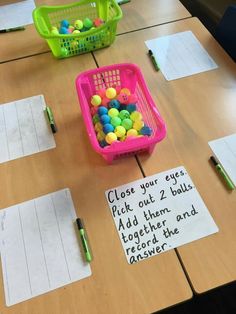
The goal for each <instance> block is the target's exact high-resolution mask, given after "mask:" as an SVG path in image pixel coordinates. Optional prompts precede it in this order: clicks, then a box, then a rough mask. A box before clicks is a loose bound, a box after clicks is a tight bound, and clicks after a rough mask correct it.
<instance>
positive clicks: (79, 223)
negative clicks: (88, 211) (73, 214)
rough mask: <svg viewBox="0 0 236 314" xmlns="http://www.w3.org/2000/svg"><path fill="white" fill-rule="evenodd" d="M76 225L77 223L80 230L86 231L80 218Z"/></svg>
mask: <svg viewBox="0 0 236 314" xmlns="http://www.w3.org/2000/svg"><path fill="white" fill-rule="evenodd" d="M76 223H77V226H78V228H79V229H84V227H83V224H82V221H81V219H80V218H77V219H76Z"/></svg>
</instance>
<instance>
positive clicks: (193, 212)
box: [106, 167, 218, 264]
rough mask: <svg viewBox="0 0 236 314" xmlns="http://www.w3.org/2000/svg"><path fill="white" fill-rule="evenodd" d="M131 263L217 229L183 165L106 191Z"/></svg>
mask: <svg viewBox="0 0 236 314" xmlns="http://www.w3.org/2000/svg"><path fill="white" fill-rule="evenodd" d="M106 198H107V201H108V204H109V207H110V210H111V213H112V217H113V219H114V222H115V225H116V228H117V231H118V234H119V237H120V241H121V243H122V246H123V249H124V252H125V255H126V258H127V261H128V263H129V264H133V263H136V262H138V261H140V260H143V259H146V258H148V257H151V256H154V255H157V254H159V253H162V252H165V251H168V250H170V249H173V248H176V247H178V246H181V245H183V244H186V243H189V242H191V241H194V240H197V239H200V238H202V237H205V236H208V235H210V234H212V233H215V232H218V227H217V226H216V224H215V222H214V220H213V219H212V217H211V215H210V213H209V212H208V210H207V208H206V206H205V204H204V202H203V200H202V198H201V197H200V195H199V193H198V191H197V189H196V187H195V186H194V184H193V182H192V180H191V178H190V176H189V175H188V173H187V171H186V169H185V168H184V167H178V168H175V169H171V170H168V171H165V172H161V173H159V174H155V175H153V176H150V177H146V178H144V179H141V180H137V181H134V182H131V183H128V184H125V185H122V186H119V187H116V188H113V189H110V190H108V191H106Z"/></svg>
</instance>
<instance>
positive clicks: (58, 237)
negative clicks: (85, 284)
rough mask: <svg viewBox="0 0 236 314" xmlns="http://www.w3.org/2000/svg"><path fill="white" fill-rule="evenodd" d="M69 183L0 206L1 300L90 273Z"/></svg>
mask: <svg viewBox="0 0 236 314" xmlns="http://www.w3.org/2000/svg"><path fill="white" fill-rule="evenodd" d="M75 219H76V213H75V209H74V205H73V201H72V198H71V194H70V191H69V189H63V190H60V191H57V192H54V193H51V194H47V195H44V196H41V197H39V198H35V199H33V200H30V201H26V202H24V203H20V204H17V205H14V206H11V207H8V208H5V209H3V210H1V211H0V249H1V260H2V269H3V280H4V291H5V298H6V304H7V306H10V305H13V304H16V303H19V302H22V301H24V300H27V299H30V298H32V297H35V296H37V295H40V294H43V293H45V292H48V291H51V290H53V289H56V288H59V287H62V286H64V285H67V284H69V283H71V282H74V281H77V280H80V279H82V278H85V277H87V276H90V275H91V269H90V266H89V264H88V263H87V262H85V261H84V260H83V256H82V255H81V251H80V245H79V241H78V236H77V232H76V231H77V230H76V228H75V224H74V221H75Z"/></svg>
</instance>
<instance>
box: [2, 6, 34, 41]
mask: <svg viewBox="0 0 236 314" xmlns="http://www.w3.org/2000/svg"><path fill="white" fill-rule="evenodd" d="M34 9H35V3H34V1H33V0H24V1H20V2H16V3H12V4H6V5H1V6H0V30H5V29H10V28H15V27H21V26H25V25H28V24H33V18H32V12H33V10H34ZM21 36H23V35H21Z"/></svg>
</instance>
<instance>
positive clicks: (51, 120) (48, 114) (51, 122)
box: [45, 106, 57, 133]
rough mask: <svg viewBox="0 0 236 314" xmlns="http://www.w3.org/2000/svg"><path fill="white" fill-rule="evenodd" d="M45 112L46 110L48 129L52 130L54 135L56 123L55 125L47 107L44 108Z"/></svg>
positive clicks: (50, 111)
mask: <svg viewBox="0 0 236 314" xmlns="http://www.w3.org/2000/svg"><path fill="white" fill-rule="evenodd" d="M45 110H46V113H47V117H48V120H49V123H50V127H51V129H52V132H53V133H56V132H57V126H56V123H55V120H54V117H53V113H52V110H51V108H50V107H48V106H46V108H45Z"/></svg>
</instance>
